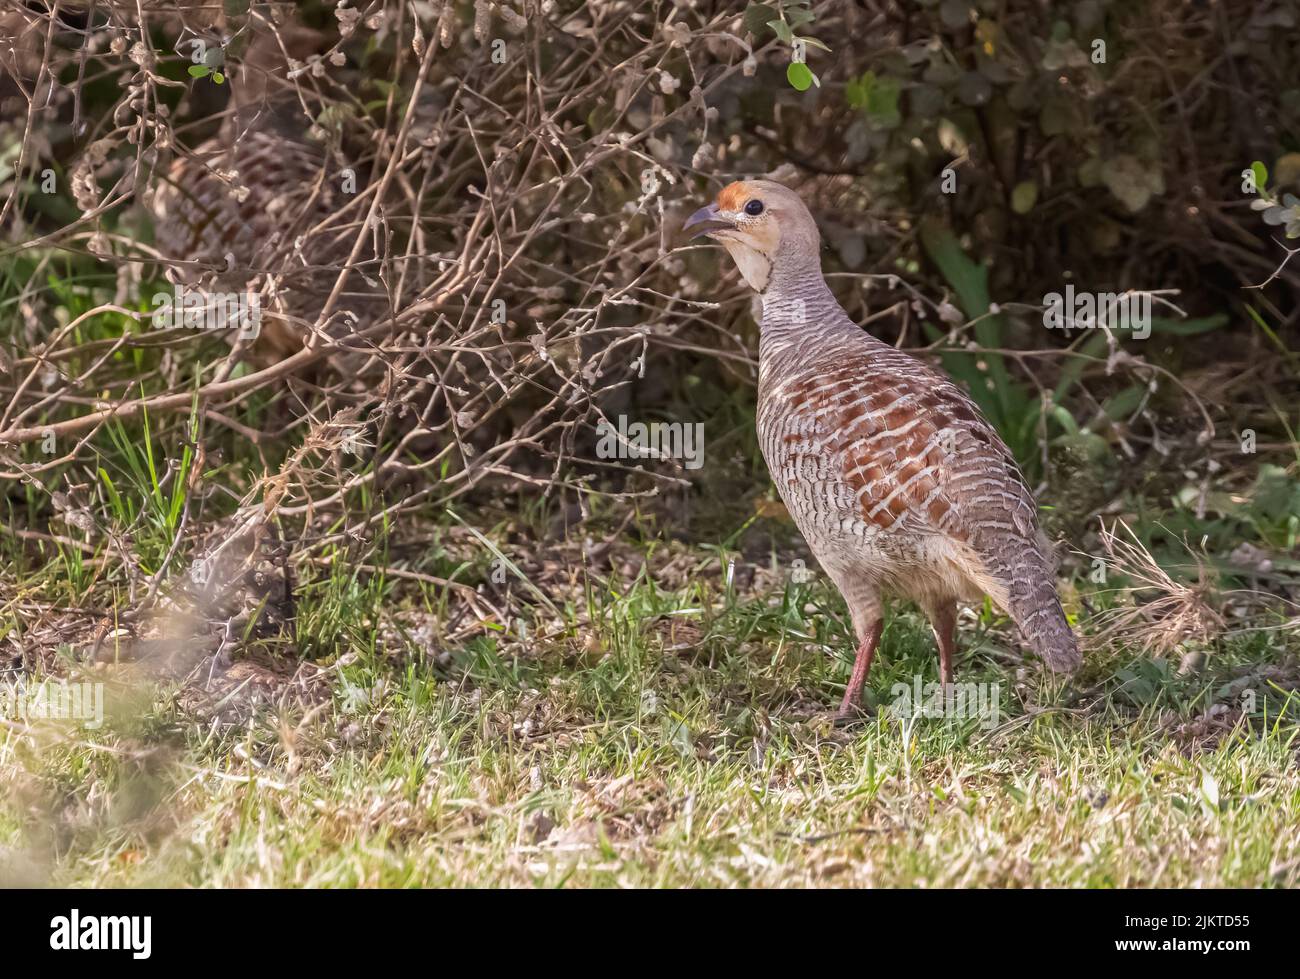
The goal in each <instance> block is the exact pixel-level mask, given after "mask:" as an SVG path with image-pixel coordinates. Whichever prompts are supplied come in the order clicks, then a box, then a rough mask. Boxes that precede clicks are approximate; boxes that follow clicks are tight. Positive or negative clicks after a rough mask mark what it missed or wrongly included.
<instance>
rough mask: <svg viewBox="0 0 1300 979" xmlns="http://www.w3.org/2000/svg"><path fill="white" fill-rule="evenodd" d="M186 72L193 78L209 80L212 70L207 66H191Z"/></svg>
mask: <svg viewBox="0 0 1300 979" xmlns="http://www.w3.org/2000/svg"><path fill="white" fill-rule="evenodd" d="M186 71H188V72H189V73H190V77H191V78H207V77H208V73H209V72H211V71H212V69H211V68H209V67H208V66H207V65H190V66H189V68H187V69H186Z"/></svg>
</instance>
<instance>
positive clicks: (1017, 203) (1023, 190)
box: [1011, 180, 1038, 214]
mask: <svg viewBox="0 0 1300 979" xmlns="http://www.w3.org/2000/svg"><path fill="white" fill-rule="evenodd" d="M1037 203H1038V184H1036V183H1035V182H1034V181H1032V180H1022V181H1020V183H1018V184H1016V186H1015V189H1014V190H1012V191H1011V210H1013V211H1015V212H1016V213H1017V214H1028V213H1029V212H1030V211H1032V210H1033V209H1034V205H1035V204H1037Z"/></svg>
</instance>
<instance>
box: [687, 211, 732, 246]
mask: <svg viewBox="0 0 1300 979" xmlns="http://www.w3.org/2000/svg"><path fill="white" fill-rule="evenodd" d="M731 227H732V223H731V222H730V221H728V220H727V219H726V218H724V217H722V215H721V214H720V213H719V211H718V205H717V204H710V205H709V206H708V207H702V208H700V209H699V210H698V211H696V212H695V213H694V214H692V215H691V216H690V217H689V218H687V219H686V223H685V224H684V225H682V230H683V231H690V230H691V229H692V228H696V229H698V230H697V231H696V232H695V234H693V235H691V239H692V240H694V239H696V238H698V237H700V236H701V235H708V234H712V233H713V232H715V231H725V230H726V229H728V228H731Z"/></svg>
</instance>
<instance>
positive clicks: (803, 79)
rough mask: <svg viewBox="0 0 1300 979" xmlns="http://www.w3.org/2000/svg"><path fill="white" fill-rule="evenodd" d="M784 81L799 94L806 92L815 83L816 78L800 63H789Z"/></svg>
mask: <svg viewBox="0 0 1300 979" xmlns="http://www.w3.org/2000/svg"><path fill="white" fill-rule="evenodd" d="M785 77H786V80H787V81H789V82H790V85H791V86H792V87H793V88H795V89H796V90H798V91H800V92H806V91H808V89H809V88H810V87H811V86H812V83H813V82H814V81H816V80H817V79H816V76H815V75H814V74H813V73H812V71H811V70H810V69H809V68H808V66H807V65H805V64H804V63H803V62H802V61H791V62H790V65H789V67H787V68H786V70H785Z"/></svg>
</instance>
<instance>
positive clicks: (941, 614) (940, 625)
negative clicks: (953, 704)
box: [930, 602, 957, 692]
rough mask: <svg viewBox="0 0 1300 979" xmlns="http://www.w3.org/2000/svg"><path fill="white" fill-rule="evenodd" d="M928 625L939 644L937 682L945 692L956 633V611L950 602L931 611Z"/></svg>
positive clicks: (949, 683) (950, 671) (950, 678)
mask: <svg viewBox="0 0 1300 979" xmlns="http://www.w3.org/2000/svg"><path fill="white" fill-rule="evenodd" d="M930 625H931V626H932V627H933V628H934V638H935V641H936V642H937V643H938V644H939V682H940V683H941V684H943V687H944V691H945V692H946V691H947V689H948V687H949V686H950V685H951V684H952V652H953V650H954V649H955V648H956V646H957V644H956V643H955V642H954V641H953V640H954V638H955V636H956V632H957V609H956V608H955V607H954V606H953V604H952V603H951V602H950V603H949V604H947V605H944V606H942V607H940V608H937V609H934V610H932V611H931V612H930Z"/></svg>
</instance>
